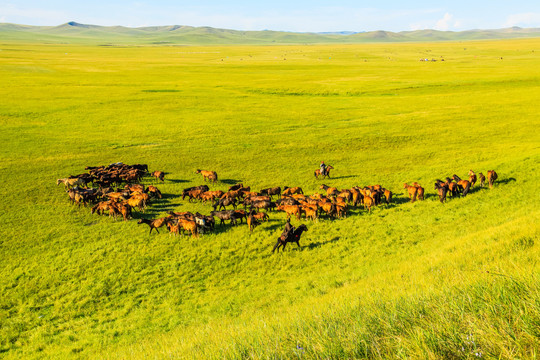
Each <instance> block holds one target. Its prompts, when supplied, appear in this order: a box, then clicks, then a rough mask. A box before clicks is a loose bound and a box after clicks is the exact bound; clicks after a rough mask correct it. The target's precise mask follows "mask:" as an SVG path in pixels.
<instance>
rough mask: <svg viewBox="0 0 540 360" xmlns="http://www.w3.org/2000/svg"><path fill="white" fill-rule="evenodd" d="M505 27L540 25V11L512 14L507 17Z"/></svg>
mask: <svg viewBox="0 0 540 360" xmlns="http://www.w3.org/2000/svg"><path fill="white" fill-rule="evenodd" d="M504 26H505V27H511V26H532V27H540V13H533V12H528V13H521V14H512V15H510V16H508V18H507V19H506V23H505V24H504Z"/></svg>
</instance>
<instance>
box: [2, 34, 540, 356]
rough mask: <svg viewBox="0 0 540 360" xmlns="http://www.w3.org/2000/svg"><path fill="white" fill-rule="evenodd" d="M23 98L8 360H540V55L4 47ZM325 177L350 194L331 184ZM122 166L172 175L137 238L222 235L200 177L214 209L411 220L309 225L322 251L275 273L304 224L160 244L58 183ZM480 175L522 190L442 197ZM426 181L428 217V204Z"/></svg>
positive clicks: (11, 216) (13, 93) (7, 258)
mask: <svg viewBox="0 0 540 360" xmlns="http://www.w3.org/2000/svg"><path fill="white" fill-rule="evenodd" d="M420 58H429V59H432V58H433V59H436V60H438V61H433V62H432V61H429V62H421V61H419V59H420ZM442 59H444V61H441V60H442ZM0 82H1V84H2V86H1V87H0V98H1V99H2V101H0V124H1V132H0V144H1V149H2V151H1V152H0V183H1V184H2V186H1V187H0V197H1V199H2V201H0V231H1V234H2V236H1V239H0V256H1V258H0V259H1V261H0V294H1V296H0V351H1V352H0V357H2V358H7V359H20V358H73V357H77V358H92V359H93V358H110V359H126V358H157V359H161V358H201V359H209V358H213V359H223V358H229V359H237V358H429V359H439V358H440V359H443V358H445V359H447V358H520V359H523V358H537V357H538V349H540V285H539V280H540V277H539V275H540V274H539V267H538V255H539V252H540V251H539V249H540V239H539V229H540V226H539V225H538V224H539V221H540V211H539V205H540V201H539V196H538V190H539V186H538V171H539V170H540V169H539V160H540V148H539V144H540V135H539V132H538V128H539V125H540V121H539V120H538V113H539V109H540V106H539V103H538V99H539V98H540V39H527V40H504V41H484V42H479V41H469V42H447V43H415V44H410V43H405V44H369V45H366V44H364V45H316V46H108V47H103V46H87V45H66V44H64V45H63V44H43V43H31V42H28V43H21V42H18V41H17V42H16V41H8V40H3V41H1V44H0ZM321 160H324V161H325V162H326V163H327V164H331V165H333V166H334V167H335V170H334V174H333V175H334V176H333V178H332V179H329V180H316V179H315V178H314V177H313V171H314V170H315V169H316V168H317V166H318V164H319V162H320V161H321ZM118 161H121V162H124V163H128V164H131V163H146V164H148V165H149V167H150V170H163V171H166V172H167V175H166V178H165V182H164V183H163V184H158V187H159V188H160V190H161V191H162V192H163V193H164V194H165V196H164V198H163V199H161V200H158V201H156V202H154V204H153V206H152V207H151V208H150V209H149V210H148V211H147V212H146V213H145V214H143V215H141V214H138V213H136V214H135V218H140V217H141V216H144V217H147V218H151V217H152V218H156V217H159V216H163V215H164V214H165V212H166V211H167V210H177V211H186V210H190V211H196V210H198V211H201V212H203V213H208V212H209V211H210V206H209V205H205V204H199V203H197V204H190V203H188V202H187V200H184V201H183V200H182V199H181V197H179V196H178V195H179V194H181V191H182V189H183V188H186V187H189V186H194V185H200V184H202V177H200V175H197V174H195V170H196V169H207V170H215V171H217V173H218V174H219V178H220V182H219V183H218V184H217V185H215V186H211V187H212V188H213V189H222V190H225V189H227V188H228V186H229V185H230V184H232V183H235V182H236V181H242V182H243V183H244V184H246V185H250V186H251V187H252V189H256V190H258V189H261V188H266V187H270V186H284V185H286V186H301V187H302V188H303V189H304V191H305V192H306V193H307V194H311V193H314V192H317V191H319V186H320V185H321V184H322V183H326V184H328V185H332V186H336V187H338V188H350V187H352V186H354V185H359V186H364V185H370V184H382V185H383V186H385V187H387V188H389V189H390V190H392V191H393V192H394V193H395V202H394V203H393V204H391V205H390V206H381V207H379V208H377V209H375V210H374V211H373V212H372V213H371V214H369V213H367V212H366V211H364V210H363V209H360V208H358V209H353V210H352V211H350V213H349V216H348V217H347V218H346V219H339V220H335V221H332V220H329V219H325V218H321V219H320V220H319V221H317V222H310V221H306V220H302V221H298V220H296V219H294V220H293V224H294V225H298V224H299V223H306V224H307V226H308V228H309V230H308V232H307V233H305V235H304V236H303V238H302V240H301V242H300V245H301V247H300V248H297V247H296V245H293V246H290V247H287V249H286V250H285V252H283V253H279V254H272V253H271V248H272V246H273V244H274V243H275V240H276V238H277V237H278V236H279V234H280V232H281V229H282V227H283V224H284V221H285V215H284V214H282V213H270V218H271V220H270V221H269V222H268V223H264V224H262V225H261V226H259V227H257V228H256V229H255V231H254V232H253V233H252V234H249V233H248V230H247V227H246V226H245V225H242V226H238V227H234V228H230V227H228V226H226V227H218V229H217V231H216V232H215V233H213V234H205V235H203V236H201V237H200V238H198V239H193V238H191V237H173V236H169V235H168V234H166V233H165V232H164V231H162V232H161V233H160V234H154V233H153V234H151V235H149V234H148V228H147V227H146V226H145V225H142V226H141V225H137V223H136V221H134V220H132V221H129V222H122V221H114V220H112V219H109V218H108V217H100V216H97V215H91V214H90V209H89V208H77V207H76V206H72V205H71V204H70V203H69V201H68V197H67V195H66V193H65V192H64V190H63V188H62V186H57V185H56V179H57V178H61V177H66V176H68V175H70V174H77V173H81V172H83V171H84V167H85V166H87V165H104V164H109V163H112V162H118ZM470 169H473V170H475V171H476V172H483V173H484V174H486V172H487V170H490V169H495V170H496V171H497V172H498V174H499V181H498V182H497V183H496V185H495V187H494V188H493V189H492V190H489V189H479V188H475V189H473V191H472V192H471V193H470V194H469V195H468V196H467V197H465V198H458V199H450V200H449V201H448V202H447V203H445V204H441V203H440V202H439V201H438V199H437V197H436V195H435V191H434V190H433V183H434V181H435V179H437V178H443V177H446V176H451V175H452V174H458V175H459V176H461V177H466V175H467V172H468V171H469V170H470ZM413 181H418V182H419V183H420V184H422V185H423V186H424V187H425V188H426V191H427V195H428V196H427V198H426V200H425V201H418V202H415V203H409V202H408V201H407V200H408V199H406V195H405V194H404V190H403V188H402V187H403V183H404V182H413ZM145 183H147V184H149V183H152V180H151V179H150V178H147V179H146V180H145ZM143 226H144V227H143Z"/></svg>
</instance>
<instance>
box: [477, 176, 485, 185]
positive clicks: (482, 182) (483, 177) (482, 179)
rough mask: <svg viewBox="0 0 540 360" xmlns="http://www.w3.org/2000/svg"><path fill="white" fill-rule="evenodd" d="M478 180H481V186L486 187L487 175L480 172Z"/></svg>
mask: <svg viewBox="0 0 540 360" xmlns="http://www.w3.org/2000/svg"><path fill="white" fill-rule="evenodd" d="M478 180H480V187H484V184H485V183H486V177H485V176H484V174H482V173H478Z"/></svg>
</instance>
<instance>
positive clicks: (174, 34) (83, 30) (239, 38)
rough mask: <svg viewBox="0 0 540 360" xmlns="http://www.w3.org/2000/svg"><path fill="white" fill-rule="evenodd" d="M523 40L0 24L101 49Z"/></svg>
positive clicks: (510, 31) (493, 33)
mask: <svg viewBox="0 0 540 360" xmlns="http://www.w3.org/2000/svg"><path fill="white" fill-rule="evenodd" d="M524 37H540V29H538V28H528V29H523V28H519V27H512V28H506V29H495V30H468V31H460V32H454V31H438V30H416V31H402V32H391V31H382V30H379V31H368V32H352V31H341V32H321V33H300V32H285V31H271V30H264V31H240V30H229V29H218V28H212V27H193V26H182V25H171V26H147V27H139V28H130V27H124V26H99V25H89V24H81V23H77V22H75V21H70V22H68V23H65V24H62V25H59V26H30V25H19V24H10V23H0V38H1V39H2V40H13V41H35V42H46V43H88V44H103V45H106V44H109V45H114V44H126V45H128V44H139V45H145V44H146V45H148V44H175V45H195V44H201V45H206V44H321V43H363V42H410V41H451V40H484V39H509V38H524Z"/></svg>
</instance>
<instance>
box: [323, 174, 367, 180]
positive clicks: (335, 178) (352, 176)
mask: <svg viewBox="0 0 540 360" xmlns="http://www.w3.org/2000/svg"><path fill="white" fill-rule="evenodd" d="M354 177H358V175H342V176H332V177H327V178H325V179H321V178H319V180H337V179H350V178H354Z"/></svg>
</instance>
